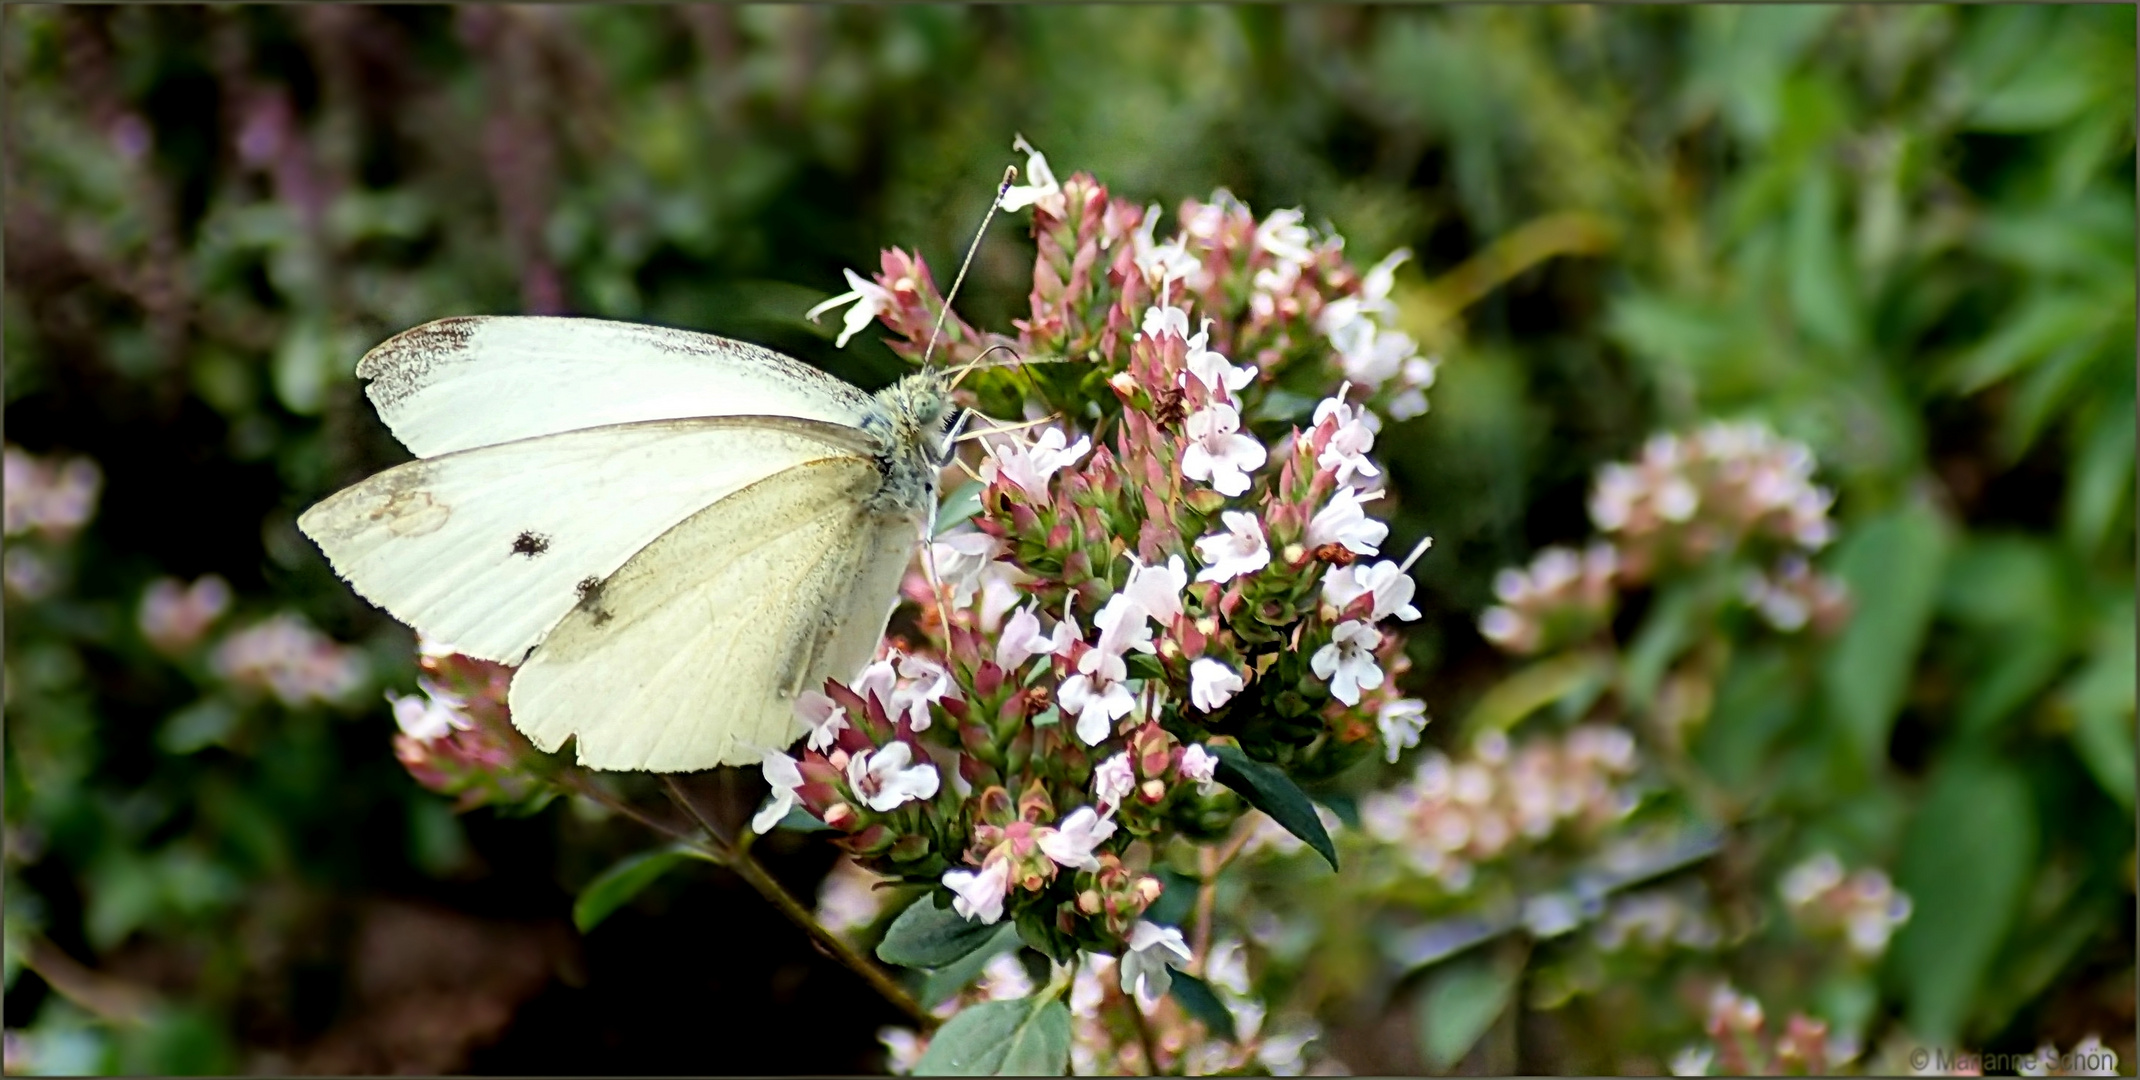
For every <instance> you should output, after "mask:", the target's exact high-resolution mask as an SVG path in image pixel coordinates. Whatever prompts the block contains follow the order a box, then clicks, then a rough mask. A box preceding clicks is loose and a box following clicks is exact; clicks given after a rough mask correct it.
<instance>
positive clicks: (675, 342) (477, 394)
mask: <svg viewBox="0 0 2140 1080" xmlns="http://www.w3.org/2000/svg"><path fill="white" fill-rule="evenodd" d="M357 376H358V377H359V378H363V379H368V380H370V383H369V384H368V385H367V386H366V387H365V393H366V394H367V395H368V396H369V397H370V398H371V400H372V404H373V405H374V406H376V407H377V408H378V410H379V417H380V419H382V420H384V421H386V425H387V427H389V428H391V429H392V430H393V432H394V435H395V437H396V438H399V439H400V440H401V442H402V444H403V445H405V446H407V447H408V448H409V450H410V451H411V452H412V453H414V454H416V456H418V457H432V456H435V455H438V454H444V453H450V452H452V451H455V450H466V449H468V448H470V447H476V446H490V445H495V444H498V443H505V442H511V441H513V440H516V439H525V438H530V437H533V436H537V435H550V434H555V433H557V432H562V431H572V430H577V429H581V428H590V427H599V426H604V425H609V424H623V423H631V422H634V421H643V420H668V419H676V418H679V417H705V416H749V415H766V416H793V417H800V418H803V419H808V420H819V421H823V422H825V423H831V424H841V425H846V426H849V427H858V426H860V425H861V424H862V423H863V421H864V420H865V419H866V418H867V417H868V416H870V415H871V414H872V413H873V412H874V410H875V408H876V406H875V403H874V402H873V401H872V400H871V399H870V397H869V395H867V394H865V393H863V392H862V391H860V390H857V389H855V388H854V387H853V386H850V385H848V384H847V383H844V382H841V381H840V380H839V379H836V378H833V377H832V376H830V375H827V374H825V373H824V372H822V371H819V370H817V369H816V368H813V367H811V366H810V365H808V364H805V363H803V362H801V361H799V360H796V359H793V358H791V357H787V356H782V355H781V354H779V353H776V352H773V351H772V350H770V349H764V348H760V347H759V346H756V345H752V344H749V343H747V342H741V341H731V340H729V339H727V338H720V337H714V336H712V335H710V334H697V333H692V332H690V331H686V330H672V329H668V328H666V327H659V326H642V325H639V324H636V323H622V322H607V321H604V320H601V319H574V318H560V317H551V316H532V315H529V316H471V317H464V318H454V319H440V320H438V321H437V322H431V323H426V324H424V325H422V326H419V327H416V328H415V329H413V330H408V331H404V332H402V333H400V334H397V335H395V336H394V337H392V338H390V339H388V340H387V341H386V342H384V343H382V344H381V345H379V346H378V347H377V348H375V349H373V350H372V351H371V352H370V353H367V354H366V355H365V357H364V359H363V360H362V361H360V362H359V363H358V364H357Z"/></svg>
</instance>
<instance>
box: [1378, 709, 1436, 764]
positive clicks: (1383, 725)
mask: <svg viewBox="0 0 2140 1080" xmlns="http://www.w3.org/2000/svg"><path fill="white" fill-rule="evenodd" d="M1375 726H1376V727H1378V728H1380V729H1382V748H1383V750H1384V751H1385V752H1386V753H1387V754H1388V756H1389V762H1390V764H1392V765H1395V764H1396V763H1397V755H1398V754H1400V753H1403V752H1404V750H1405V749H1406V748H1408V747H1413V746H1418V745H1419V733H1420V732H1421V731H1423V730H1425V728H1426V726H1427V703H1426V702H1424V701H1420V700H1418V699H1417V698H1398V699H1397V700H1395V701H1387V702H1384V703H1383V704H1382V708H1380V709H1378V710H1376V712H1375Z"/></svg>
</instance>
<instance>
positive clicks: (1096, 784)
mask: <svg viewBox="0 0 2140 1080" xmlns="http://www.w3.org/2000/svg"><path fill="white" fill-rule="evenodd" d="M1135 790H1137V773H1136V770H1134V769H1132V768H1131V767H1130V763H1129V752H1128V751H1126V750H1125V751H1123V752H1122V753H1119V754H1116V755H1115V756H1113V757H1111V758H1108V759H1107V760H1106V761H1103V762H1100V765H1099V767H1098V768H1096V769H1094V770H1092V797H1093V799H1095V800H1096V801H1098V802H1099V804H1100V809H1102V810H1106V809H1108V808H1109V807H1114V806H1120V805H1122V800H1124V799H1126V798H1129V793H1130V792H1132V791H1135Z"/></svg>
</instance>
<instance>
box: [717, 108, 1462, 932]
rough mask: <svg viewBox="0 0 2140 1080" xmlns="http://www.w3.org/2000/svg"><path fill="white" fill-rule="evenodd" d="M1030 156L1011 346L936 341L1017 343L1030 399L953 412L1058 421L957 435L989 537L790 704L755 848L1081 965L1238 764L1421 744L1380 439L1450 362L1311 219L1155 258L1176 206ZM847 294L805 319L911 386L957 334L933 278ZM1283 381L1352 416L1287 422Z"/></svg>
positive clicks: (951, 355) (975, 335)
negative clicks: (968, 440) (1420, 345)
mask: <svg viewBox="0 0 2140 1080" xmlns="http://www.w3.org/2000/svg"><path fill="white" fill-rule="evenodd" d="M1020 148H1021V149H1024V150H1026V151H1027V153H1028V161H1027V170H1026V182H1025V183H1024V184H1022V185H1019V186H1016V187H1012V188H1010V189H1009V190H1008V192H1007V193H1006V195H1005V197H1004V199H1003V202H1002V205H1003V206H1004V207H1005V208H1006V209H1011V210H1021V209H1026V208H1030V209H1031V211H1032V229H1033V236H1034V239H1035V242H1036V246H1037V248H1038V258H1037V259H1036V261H1035V265H1034V269H1033V289H1032V295H1031V298H1030V313H1029V315H1028V317H1027V318H1024V319H1020V320H1015V325H1014V328H1015V330H1016V331H1017V333H1016V336H1009V335H1004V334H1000V333H983V332H980V331H977V330H975V329H974V328H972V327H971V326H969V325H967V324H966V323H965V322H964V321H963V320H961V319H959V318H958V317H957V316H956V315H948V314H947V315H945V318H944V322H943V331H942V337H941V340H940V345H939V350H938V357H939V358H940V359H941V360H942V361H943V362H945V363H947V364H950V365H954V366H955V365H958V364H960V363H963V362H968V361H972V360H975V359H977V358H979V357H980V356H981V355H982V354H983V353H984V352H985V351H987V350H990V349H992V348H994V347H997V346H1008V347H1009V349H1010V350H1011V351H1012V352H1014V353H1015V354H1016V356H1017V357H1018V358H1020V359H1021V360H1022V364H1021V365H1020V367H1021V369H1020V370H1017V371H1011V370H1005V369H1003V368H1002V367H997V368H980V369H976V370H974V371H971V372H968V373H966V375H967V376H968V377H967V379H966V381H965V382H964V383H963V384H962V385H963V386H964V389H963V390H962V391H961V392H962V393H971V394H972V395H973V396H972V399H971V401H972V404H973V405H974V406H975V407H976V408H977V409H979V410H980V412H981V413H982V414H983V415H992V416H1009V417H1017V416H1027V417H1038V418H1042V422H1043V425H1044V426H1043V427H1042V428H1041V430H1038V431H1030V430H1012V429H1010V428H1007V427H1001V426H991V425H992V424H993V422H992V421H988V420H983V419H974V420H972V421H970V422H969V430H971V431H972V432H973V433H974V436H975V438H977V439H979V440H980V441H981V442H982V447H981V449H982V456H981V457H980V460H979V461H978V462H977V463H976V464H977V467H976V468H973V469H971V470H970V472H971V473H972V475H973V476H974V477H975V480H976V488H977V491H976V492H975V496H976V499H977V501H978V503H979V510H978V512H977V513H975V514H974V515H973V516H972V520H971V521H970V522H965V523H958V524H956V526H955V527H954V528H951V529H949V530H948V531H947V532H945V533H944V534H943V535H941V536H939V537H937V538H935V540H934V542H933V543H932V544H931V545H930V547H929V551H928V558H927V560H926V565H925V567H924V572H923V573H919V574H916V575H913V576H912V577H910V578H909V579H908V581H907V583H906V595H907V597H908V599H910V600H911V601H913V602H914V604H915V607H916V610H915V614H914V618H913V621H912V623H911V625H912V627H913V630H912V632H911V634H909V635H907V636H906V638H905V639H904V640H900V641H897V642H895V643H894V645H893V647H892V651H891V652H890V653H889V654H888V655H887V658H886V659H885V660H884V661H882V662H880V663H879V664H878V665H876V666H875V667H873V668H872V669H871V671H870V672H867V673H865V674H864V675H863V676H862V677H861V678H860V679H858V680H856V681H855V682H853V683H850V684H848V685H845V686H842V685H838V684H828V685H827V686H825V687H823V688H822V692H821V693H819V694H815V695H811V696H810V697H809V699H808V700H807V701H806V702H805V704H804V706H803V708H802V710H801V712H802V715H801V716H800V718H799V719H800V721H801V725H802V729H803V730H805V731H806V734H807V739H806V742H805V745H804V746H803V747H802V748H801V749H800V750H799V752H798V753H797V754H796V755H793V756H791V755H789V754H782V753H776V754H771V755H768V756H767V758H766V759H765V764H764V772H765V775H766V778H767V780H768V781H769V782H770V784H771V785H772V788H773V799H772V801H771V802H769V803H768V804H767V805H766V807H765V809H764V811H763V812H762V813H761V814H760V817H759V819H758V822H757V825H758V827H759V828H761V829H764V828H770V827H771V826H772V825H773V824H775V823H777V822H778V821H779V820H780V819H781V818H782V817H784V816H785V815H786V814H788V813H789V812H791V811H792V810H794V809H796V808H800V809H801V810H803V811H805V812H807V813H809V814H811V815H812V816H814V817H816V818H817V819H818V820H820V821H822V822H824V823H825V824H827V825H829V826H831V827H832V828H833V829H835V830H838V831H839V832H840V833H842V834H843V835H842V837H841V839H840V841H839V842H840V844H841V845H842V846H843V847H844V848H846V850H847V851H849V852H850V853H851V854H852V855H854V856H855V857H856V859H857V860H858V862H860V864H861V865H863V866H864V867H866V868H867V869H869V870H871V871H873V872H876V873H881V874H886V875H890V876H895V877H899V878H901V879H904V880H908V881H917V880H936V881H939V882H940V883H941V884H942V886H943V887H944V888H945V889H946V890H948V892H949V893H950V898H951V900H952V904H953V907H954V909H955V910H956V911H958V912H959V913H960V914H961V915H964V916H966V917H967V918H970V919H975V920H978V921H982V922H995V921H997V920H999V919H1004V918H1012V917H1016V918H1019V920H1020V925H1021V927H1022V928H1027V929H1031V928H1032V927H1034V926H1043V927H1047V928H1049V929H1050V931H1051V932H1052V933H1054V934H1055V935H1057V937H1056V944H1057V945H1058V946H1059V947H1060V948H1059V949H1057V950H1055V951H1057V952H1058V958H1063V957H1066V956H1067V953H1068V950H1069V949H1070V948H1071V946H1072V945H1075V946H1076V947H1078V948H1085V949H1092V950H1099V951H1102V952H1118V951H1120V950H1121V949H1122V948H1123V947H1124V946H1125V945H1126V944H1127V943H1128V942H1129V940H1130V938H1131V937H1132V936H1133V935H1135V934H1137V933H1140V932H1142V931H1139V930H1138V929H1137V928H1138V927H1139V925H1140V920H1141V918H1142V914H1143V912H1144V911H1145V910H1146V908H1147V907H1148V906H1149V905H1150V903H1151V902H1152V901H1153V900H1154V899H1156V898H1157V896H1158V895H1159V891H1160V886H1159V881H1158V880H1157V879H1156V878H1154V877H1152V876H1150V875H1149V874H1146V873H1143V872H1142V870H1141V869H1139V868H1134V867H1132V866H1131V865H1129V864H1128V863H1127V862H1126V861H1125V858H1124V855H1125V851H1126V848H1127V845H1129V844H1130V843H1131V842H1132V841H1133V840H1136V839H1138V838H1145V837H1154V838H1158V837H1164V836H1167V835H1173V834H1177V833H1180V834H1185V835H1188V836H1191V837H1192V838H1197V837H1209V836H1215V835H1219V834H1220V833H1221V832H1222V831H1223V830H1224V829H1225V828H1227V827H1228V826H1229V825H1231V823H1232V822H1233V821H1234V820H1235V819H1236V818H1237V817H1238V816H1239V814H1240V813H1241V812H1242V809H1243V807H1242V806H1241V804H1240V803H1239V801H1238V800H1236V799H1234V798H1233V797H1232V796H1231V795H1229V794H1227V793H1226V792H1225V790H1224V789H1223V788H1222V786H1221V785H1220V784H1218V783H1217V777H1218V774H1219V760H1220V753H1221V750H1222V747H1225V746H1234V747H1238V748H1239V749H1240V750H1241V751H1242V752H1244V753H1245V754H1246V755H1247V756H1249V757H1250V758H1252V759H1256V760H1260V761H1268V762H1277V763H1279V764H1281V765H1282V766H1283V767H1285V768H1287V769H1288V770H1289V771H1292V772H1296V773H1308V774H1315V775H1327V774H1329V773H1333V772H1335V771H1337V770H1338V769H1341V768H1343V767H1344V766H1346V765H1348V764H1350V763H1351V762H1353V761H1355V760H1358V758H1359V757H1361V756H1363V755H1364V754H1367V753H1374V752H1377V751H1378V750H1379V751H1380V752H1382V753H1384V754H1386V755H1387V756H1388V757H1389V758H1390V760H1395V758H1396V755H1397V754H1398V752H1400V751H1401V750H1402V749H1403V748H1404V747H1407V746H1411V745H1415V744H1416V743H1417V742H1418V738H1419V732H1420V729H1421V727H1422V726H1423V725H1424V724H1425V722H1426V714H1425V707H1424V705H1423V704H1421V703H1420V702H1418V701H1417V700H1414V699H1409V698H1404V697H1401V696H1400V695H1399V694H1398V692H1397V691H1396V690H1395V689H1394V686H1393V683H1394V680H1395V679H1396V677H1397V676H1398V675H1400V674H1401V673H1402V672H1403V671H1404V669H1405V667H1406V662H1405V660H1404V657H1403V653H1402V642H1401V641H1400V639H1399V637H1398V635H1397V634H1395V633H1394V632H1392V630H1393V628H1392V627H1390V626H1389V625H1387V624H1388V623H1389V622H1390V621H1391V620H1396V621H1399V622H1401V621H1406V620H1412V619H1417V618H1418V617H1419V615H1420V612H1419V610H1418V608H1417V607H1416V606H1414V605H1413V603H1412V599H1413V596H1414V586H1413V583H1412V581H1411V579H1410V578H1409V577H1408V576H1406V574H1407V571H1408V570H1409V569H1410V568H1411V564H1412V560H1414V559H1416V558H1418V557H1419V556H1420V554H1421V553H1422V552H1423V551H1424V550H1425V547H1426V545H1425V544H1424V543H1422V544H1421V545H1419V547H1418V548H1416V549H1415V550H1413V551H1412V552H1411V554H1410V555H1409V556H1408V557H1406V558H1405V559H1403V560H1402V561H1399V560H1398V559H1395V558H1391V557H1389V556H1388V555H1387V553H1385V552H1384V550H1383V546H1384V544H1385V543H1386V541H1387V540H1388V537H1389V526H1388V525H1387V524H1386V523H1385V522H1383V521H1381V520H1378V519H1377V518H1376V517H1375V516H1373V515H1372V514H1371V513H1370V511H1369V507H1370V506H1371V505H1372V504H1375V503H1376V502H1377V501H1378V500H1381V499H1383V498H1384V497H1385V494H1386V493H1385V492H1384V491H1383V490H1382V488H1381V487H1380V486H1379V484H1380V481H1381V477H1382V469H1381V466H1380V465H1379V464H1378V463H1377V462H1376V461H1375V460H1374V459H1373V457H1372V456H1371V455H1372V451H1373V449H1374V446H1375V440H1376V437H1377V432H1378V431H1379V429H1380V428H1381V426H1382V421H1381V420H1380V419H1379V418H1378V417H1377V415H1376V413H1375V411H1374V410H1375V409H1376V408H1378V407H1380V408H1384V409H1387V410H1389V411H1391V412H1393V413H1396V414H1398V415H1412V414H1415V413H1417V412H1419V411H1423V410H1424V408H1425V400H1424V397H1423V395H1422V394H1421V391H1423V389H1424V388H1425V387H1426V386H1427V385H1428V384H1430V383H1431V381H1432V376H1433V365H1432V363H1431V362H1430V361H1426V360H1422V359H1420V358H1419V357H1418V356H1417V355H1416V349H1415V348H1413V346H1412V344H1411V342H1410V339H1409V338H1406V337H1404V335H1403V334H1401V333H1400V332H1398V331H1396V330H1394V329H1391V328H1390V327H1389V325H1388V322H1389V320H1390V319H1391V318H1392V317H1393V315H1394V307H1393V305H1392V304H1391V302H1390V291H1391V289H1392V287H1393V285H1392V282H1393V275H1394V273H1395V270H1396V267H1397V265H1398V264H1399V262H1401V260H1402V256H1401V255H1400V256H1397V257H1393V258H1392V259H1390V260H1386V261H1385V262H1384V263H1383V264H1382V265H1381V266H1378V267H1377V268H1375V269H1374V270H1372V271H1370V272H1369V273H1368V274H1367V275H1365V276H1364V277H1363V276H1362V275H1360V274H1359V273H1357V272H1356V271H1354V270H1353V269H1352V268H1351V267H1350V266H1349V265H1348V264H1347V263H1346V262H1345V261H1344V259H1343V257H1342V244H1341V242H1340V241H1339V240H1338V239H1337V238H1335V237H1329V236H1322V235H1319V234H1317V233H1315V232H1313V231H1311V230H1309V229H1308V228H1307V227H1306V226H1305V225H1303V224H1302V222H1301V217H1300V214H1299V213H1298V212H1297V211H1281V212H1279V213H1276V214H1272V215H1270V216H1269V217H1267V218H1265V219H1263V220H1261V221H1258V220H1257V219H1256V218H1255V216H1254V215H1253V214H1251V213H1250V212H1249V210H1248V208H1247V207H1245V206H1243V205H1241V204H1240V203H1239V201H1238V200H1235V199H1233V198H1232V197H1231V196H1227V195H1225V194H1224V193H1220V194H1219V195H1218V196H1215V197H1214V198H1213V200H1212V201H1210V202H1208V203H1206V202H1197V201H1193V200H1192V201H1189V202H1187V203H1185V204H1184V205H1183V207H1182V210H1181V213H1180V217H1179V222H1178V228H1177V230H1176V231H1175V233H1174V234H1173V235H1172V236H1169V237H1164V238H1162V236H1161V234H1160V231H1159V228H1158V225H1159V217H1160V210H1159V208H1158V207H1156V206H1155V207H1151V208H1140V207H1137V206H1135V205H1133V204H1131V203H1128V202H1126V201H1123V200H1119V199H1112V198H1110V197H1109V196H1108V194H1107V191H1106V189H1105V188H1104V187H1102V186H1101V185H1100V184H1099V183H1098V182H1096V181H1095V180H1093V179H1092V178H1091V177H1089V176H1085V175H1082V174H1080V175H1077V176H1073V177H1071V178H1069V179H1068V180H1067V181H1058V180H1057V179H1056V177H1055V175H1054V172H1053V171H1052V169H1050V168H1049V167H1048V165H1047V162H1046V159H1045V157H1043V156H1042V155H1040V154H1039V153H1037V152H1034V151H1032V150H1031V148H1030V147H1026V146H1024V144H1023V141H1022V140H1021V142H1020ZM849 284H850V286H851V288H850V290H849V291H848V292H847V293H845V294H843V295H842V296H839V297H834V298H833V299H832V300H830V301H827V303H826V304H824V305H820V307H819V308H817V309H815V310H814V311H813V312H812V314H813V315H820V314H824V313H826V312H828V311H831V310H833V309H835V308H837V307H839V306H840V305H842V304H851V305H852V306H851V307H849V308H848V310H847V311H846V313H845V316H844V319H845V325H844V328H843V330H842V332H841V335H840V341H841V342H842V343H844V342H846V341H847V340H849V339H850V338H851V337H852V335H853V334H855V333H857V332H859V331H860V330H861V329H862V328H864V327H866V326H868V325H869V323H870V322H871V321H876V322H880V323H882V324H883V325H884V326H886V327H889V328H890V329H891V331H892V332H893V335H894V336H893V337H892V338H891V339H889V344H890V345H891V347H892V348H893V350H894V351H895V352H898V353H900V354H902V355H904V356H907V357H909V358H911V359H920V358H921V356H922V355H923V353H924V352H925V350H926V348H927V345H928V343H929V341H930V336H931V333H932V331H933V330H934V327H935V325H936V321H937V318H938V316H939V314H941V313H943V312H944V306H945V305H944V301H943V299H942V298H941V296H940V295H939V294H938V292H937V290H936V286H935V283H934V280H933V278H932V276H931V275H930V273H929V270H928V268H927V266H926V265H925V264H923V263H922V261H921V260H920V259H919V258H916V257H914V256H910V255H908V254H906V253H904V252H901V251H897V250H892V251H887V252H885V253H884V256H883V259H882V262H881V269H880V272H879V273H878V274H876V275H874V278H873V279H872V280H864V279H863V278H862V277H861V276H859V275H850V276H849ZM1281 379H1283V380H1284V381H1285V383H1286V385H1288V386H1289V387H1300V386H1314V385H1317V384H1318V383H1320V385H1322V386H1324V387H1332V386H1333V385H1334V392H1333V393H1331V394H1330V396H1329V397H1327V398H1325V399H1323V400H1321V401H1320V402H1319V403H1316V404H1314V405H1312V406H1310V405H1308V404H1306V403H1303V404H1302V405H1301V406H1300V409H1299V412H1298V413H1295V414H1288V413H1286V412H1285V411H1284V409H1285V408H1290V406H1283V407H1279V408H1274V405H1275V404H1276V402H1283V401H1287V400H1292V399H1290V398H1284V397H1280V398H1277V399H1273V398H1272V397H1271V396H1270V394H1269V391H1270V390H1271V388H1272V387H1273V386H1274V385H1275V384H1276V383H1278V382H1279V381H1280V380H1281ZM1347 380H1349V381H1347ZM1051 414H1052V418H1055V423H1053V424H1047V423H1046V421H1047V420H1048V419H1050V418H1051ZM1064 418H1067V421H1066V419H1064ZM1072 423H1074V424H1076V425H1078V426H1076V427H1073V426H1071V424H1072ZM898 625H907V624H905V623H900V624H898ZM1162 929H1163V928H1162ZM1029 938H1030V935H1029ZM1131 951H1132V953H1135V952H1136V951H1137V950H1135V949H1132V950H1131ZM1158 970H1159V971H1160V972H1161V973H1162V974H1163V970H1164V966H1163V965H1162V967H1161V968H1160V969H1158Z"/></svg>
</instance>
